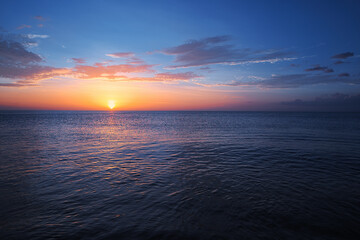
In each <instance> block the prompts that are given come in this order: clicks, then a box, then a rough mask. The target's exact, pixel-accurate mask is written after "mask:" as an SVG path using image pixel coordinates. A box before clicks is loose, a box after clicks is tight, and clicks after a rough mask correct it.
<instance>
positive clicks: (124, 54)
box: [105, 52, 135, 58]
mask: <svg viewBox="0 0 360 240" xmlns="http://www.w3.org/2000/svg"><path fill="white" fill-rule="evenodd" d="M105 55H106V56H108V57H112V58H126V57H133V56H135V54H134V53H132V52H117V53H108V54H105Z"/></svg>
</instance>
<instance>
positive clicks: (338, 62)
mask: <svg viewBox="0 0 360 240" xmlns="http://www.w3.org/2000/svg"><path fill="white" fill-rule="evenodd" d="M343 63H345V62H344V61H341V60H339V61H336V62H334V64H336V65H338V64H343Z"/></svg>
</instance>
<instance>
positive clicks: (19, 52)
mask: <svg viewBox="0 0 360 240" xmlns="http://www.w3.org/2000/svg"><path fill="white" fill-rule="evenodd" d="M0 39H1V41H0V77H2V78H8V79H12V80H16V81H15V82H11V83H1V85H0V86H2V87H21V86H34V85H36V84H37V82H38V81H41V80H45V79H49V78H53V77H57V76H64V75H66V74H69V73H70V71H69V69H66V68H55V67H50V66H44V65H41V63H43V62H44V60H43V59H42V58H41V57H40V56H39V55H37V54H35V53H33V52H31V51H29V50H27V49H26V46H28V44H29V43H32V42H31V41H28V39H26V38H24V36H21V37H20V36H18V35H9V36H4V35H0ZM18 40H21V41H22V42H19V41H18Z"/></svg>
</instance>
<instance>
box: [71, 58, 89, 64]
mask: <svg viewBox="0 0 360 240" xmlns="http://www.w3.org/2000/svg"><path fill="white" fill-rule="evenodd" d="M71 60H73V61H74V62H75V63H77V64H83V63H86V60H85V59H83V58H71Z"/></svg>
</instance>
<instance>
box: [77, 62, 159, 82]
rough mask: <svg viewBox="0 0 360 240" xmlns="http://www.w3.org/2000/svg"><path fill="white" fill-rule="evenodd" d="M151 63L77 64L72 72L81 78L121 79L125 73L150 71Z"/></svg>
mask: <svg viewBox="0 0 360 240" xmlns="http://www.w3.org/2000/svg"><path fill="white" fill-rule="evenodd" d="M152 66H153V65H146V64H144V65H132V64H117V65H105V64H104V63H100V64H94V65H93V66H86V65H77V66H76V67H75V68H74V69H73V72H74V73H75V74H76V75H77V77H78V78H82V79H107V80H122V79H123V78H124V76H125V74H127V73H151V72H153V70H152V69H151V68H152Z"/></svg>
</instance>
